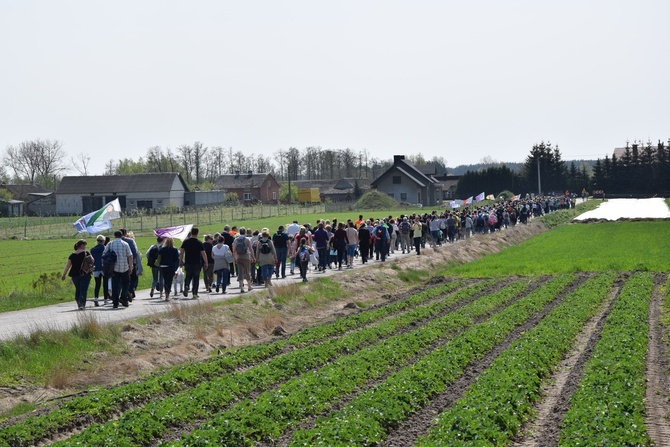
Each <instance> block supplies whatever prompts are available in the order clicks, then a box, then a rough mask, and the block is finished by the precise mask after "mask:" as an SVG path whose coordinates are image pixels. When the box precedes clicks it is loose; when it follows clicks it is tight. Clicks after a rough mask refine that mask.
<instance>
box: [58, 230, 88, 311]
mask: <svg viewBox="0 0 670 447" xmlns="http://www.w3.org/2000/svg"><path fill="white" fill-rule="evenodd" d="M94 268H95V260H94V259H93V256H91V253H89V252H88V251H86V241H85V240H84V239H80V240H78V241H77V242H75V244H74V252H72V254H70V256H68V258H67V262H66V263H65V269H63V274H62V275H61V278H60V279H61V280H62V281H65V277H66V276H68V272H69V276H70V279H72V284H74V300H75V302H76V303H77V306H78V307H79V310H84V308H85V307H86V295H87V294H88V285H89V284H90V282H91V272H93V269H94Z"/></svg>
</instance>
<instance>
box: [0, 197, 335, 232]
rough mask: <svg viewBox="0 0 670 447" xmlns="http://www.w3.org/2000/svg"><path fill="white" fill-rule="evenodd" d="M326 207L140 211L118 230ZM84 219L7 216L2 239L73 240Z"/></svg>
mask: <svg viewBox="0 0 670 447" xmlns="http://www.w3.org/2000/svg"><path fill="white" fill-rule="evenodd" d="M325 211H326V207H325V204H313V205H301V204H291V205H254V206H216V207H205V208H203V207H194V208H190V209H187V208H184V209H180V210H169V211H166V212H160V210H156V211H152V210H147V211H139V212H133V213H130V214H126V213H123V214H122V216H121V219H120V222H121V223H119V224H116V223H115V225H114V226H115V227H125V228H132V230H133V232H134V233H135V234H136V235H138V236H140V235H150V234H152V231H153V230H154V229H156V228H165V227H173V226H177V225H186V224H195V225H199V226H203V225H211V224H226V223H230V224H231V225H232V224H236V223H237V222H240V221H243V220H253V219H265V218H269V217H279V216H293V215H301V214H313V213H322V212H325ZM80 217H81V216H75V215H72V216H44V217H23V216H21V217H5V218H0V239H58V238H71V237H73V236H75V235H76V234H77V232H76V230H75V229H74V227H73V226H72V224H73V223H74V222H75V221H76V220H77V219H79V218H80ZM103 234H104V233H103Z"/></svg>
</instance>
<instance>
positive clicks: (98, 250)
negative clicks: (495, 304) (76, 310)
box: [91, 234, 109, 307]
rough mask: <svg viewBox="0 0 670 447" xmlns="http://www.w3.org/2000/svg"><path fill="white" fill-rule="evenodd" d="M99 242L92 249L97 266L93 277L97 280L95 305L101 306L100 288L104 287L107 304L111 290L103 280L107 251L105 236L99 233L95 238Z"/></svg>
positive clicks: (103, 294)
mask: <svg viewBox="0 0 670 447" xmlns="http://www.w3.org/2000/svg"><path fill="white" fill-rule="evenodd" d="M95 240H96V241H97V242H98V243H97V245H96V246H95V247H93V248H92V249H91V256H93V259H94V260H95V268H94V269H93V279H94V280H95V289H94V292H95V299H94V301H93V303H95V307H98V306H100V302H99V301H98V298H100V288H101V287H102V296H103V298H104V300H105V301H104V303H105V304H107V300H108V298H109V291H108V290H107V281H103V279H104V275H103V272H102V252H103V251H105V236H103V235H101V234H99V235H98V237H97V238H96V239H95Z"/></svg>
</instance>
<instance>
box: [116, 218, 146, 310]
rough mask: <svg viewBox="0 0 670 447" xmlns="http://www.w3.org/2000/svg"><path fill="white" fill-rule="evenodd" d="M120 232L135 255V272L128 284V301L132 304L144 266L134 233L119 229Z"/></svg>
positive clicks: (131, 274)
mask: <svg viewBox="0 0 670 447" xmlns="http://www.w3.org/2000/svg"><path fill="white" fill-rule="evenodd" d="M119 230H120V231H121V234H123V237H122V240H123V242H125V243H126V244H128V246H129V247H130V253H131V254H132V255H133V270H132V271H131V272H130V279H129V284H128V301H129V302H131V303H132V302H133V298H135V289H136V288H137V285H138V283H139V278H138V275H140V274H141V271H140V268H141V266H142V265H141V262H140V252H139V251H137V244H136V243H135V237H134V235H132V232H129V231H127V230H126V229H125V228H119ZM129 233H131V234H129ZM131 236H132V237H131Z"/></svg>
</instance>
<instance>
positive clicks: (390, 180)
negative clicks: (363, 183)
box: [370, 155, 442, 206]
mask: <svg viewBox="0 0 670 447" xmlns="http://www.w3.org/2000/svg"><path fill="white" fill-rule="evenodd" d="M370 186H371V187H372V188H374V189H376V190H378V191H379V192H382V193H384V194H386V195H388V196H389V197H391V198H393V199H395V200H397V201H398V202H406V203H417V204H418V203H420V204H421V205H423V206H433V205H436V204H438V203H439V202H440V201H441V200H442V185H441V184H440V182H439V181H437V180H436V179H435V178H434V177H433V176H432V175H426V174H424V173H423V172H421V170H420V169H419V168H417V167H416V166H414V164H412V163H410V162H409V161H408V160H405V156H404V155H394V156H393V166H391V167H390V168H388V169H387V170H386V171H385V172H384V173H383V174H382V175H380V176H379V177H377V178H376V179H375V180H374V181H373V182H372V183H371V184H370Z"/></svg>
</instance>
